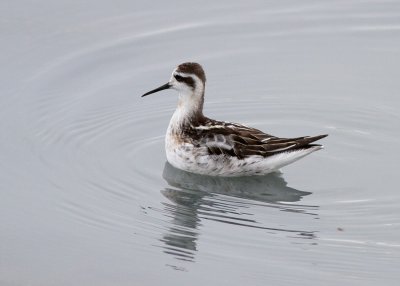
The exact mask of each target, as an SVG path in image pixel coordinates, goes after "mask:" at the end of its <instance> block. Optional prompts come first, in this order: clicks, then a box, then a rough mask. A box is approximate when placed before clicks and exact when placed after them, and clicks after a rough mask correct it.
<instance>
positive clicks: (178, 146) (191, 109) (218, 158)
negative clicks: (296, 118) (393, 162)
mask: <svg viewBox="0 0 400 286" xmlns="http://www.w3.org/2000/svg"><path fill="white" fill-rule="evenodd" d="M205 81H206V77H205V74H204V71H203V69H202V67H201V66H200V65H199V64H197V63H183V64H181V65H179V66H178V67H177V68H175V69H174V71H173V73H172V77H171V79H170V81H169V82H168V83H167V84H165V85H163V86H161V87H159V88H157V89H154V90H152V91H149V92H147V93H145V94H144V95H143V96H146V95H148V94H151V93H154V92H157V91H160V90H163V89H168V88H173V89H176V90H178V92H179V101H178V107H177V109H176V111H175V113H174V114H173V116H172V118H171V121H170V124H169V127H168V130H167V134H166V140H165V148H166V154H167V160H168V162H169V163H170V164H171V165H173V166H174V167H177V168H179V169H183V170H186V171H189V172H193V173H199V174H206V175H215V176H248V175H264V174H267V173H270V172H273V171H276V170H278V169H279V168H281V167H283V166H285V165H288V164H290V163H292V162H294V161H297V160H298V159H300V158H302V157H304V156H306V155H308V154H310V153H312V152H314V151H316V150H319V149H321V148H322V146H321V145H319V144H313V142H315V141H317V140H319V139H321V138H324V137H326V136H327V135H318V136H305V137H298V138H279V137H276V136H272V135H269V134H266V133H264V132H262V131H261V130H258V129H255V128H251V127H247V126H245V125H241V124H237V123H230V122H223V121H217V120H213V119H210V118H207V117H205V116H204V115H203V103H204V90H205Z"/></svg>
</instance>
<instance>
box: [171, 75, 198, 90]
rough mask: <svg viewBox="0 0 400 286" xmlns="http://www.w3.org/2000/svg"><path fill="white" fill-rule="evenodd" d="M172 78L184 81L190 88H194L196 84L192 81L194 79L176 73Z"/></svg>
mask: <svg viewBox="0 0 400 286" xmlns="http://www.w3.org/2000/svg"><path fill="white" fill-rule="evenodd" d="M174 78H175V79H176V80H177V81H179V82H184V83H186V84H187V85H188V86H190V87H191V88H193V89H194V88H195V86H196V84H195V82H194V80H193V79H192V78H191V77H183V76H180V75H178V74H174Z"/></svg>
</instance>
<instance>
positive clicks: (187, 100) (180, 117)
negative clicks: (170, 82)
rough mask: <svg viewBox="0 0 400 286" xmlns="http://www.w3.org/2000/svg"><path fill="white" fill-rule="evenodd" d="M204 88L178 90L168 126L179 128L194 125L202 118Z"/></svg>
mask: <svg viewBox="0 0 400 286" xmlns="http://www.w3.org/2000/svg"><path fill="white" fill-rule="evenodd" d="M203 105H204V88H203V89H200V90H194V91H191V92H180V93H179V99H178V106H177V107H176V110H175V112H174V114H173V116H172V118H171V122H170V127H171V128H173V129H181V128H182V127H184V126H186V125H189V126H190V125H194V124H195V123H196V122H199V121H202V120H203V119H204V115H203Z"/></svg>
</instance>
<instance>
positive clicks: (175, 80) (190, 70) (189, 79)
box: [142, 62, 206, 97]
mask: <svg viewBox="0 0 400 286" xmlns="http://www.w3.org/2000/svg"><path fill="white" fill-rule="evenodd" d="M205 83H206V75H205V73H204V70H203V68H202V67H201V65H200V64H198V63H191V62H188V63H183V64H180V65H179V66H177V67H176V68H175V69H174V71H173V72H172V76H171V78H170V80H169V82H167V83H166V84H164V85H162V86H160V87H158V88H156V89H153V90H151V91H149V92H146V93H145V94H143V95H142V97H143V96H146V95H149V94H152V93H155V92H158V91H161V90H164V89H169V88H172V89H175V90H177V91H178V92H179V94H180V95H192V96H193V95H194V96H196V95H198V96H203V95H204V87H205Z"/></svg>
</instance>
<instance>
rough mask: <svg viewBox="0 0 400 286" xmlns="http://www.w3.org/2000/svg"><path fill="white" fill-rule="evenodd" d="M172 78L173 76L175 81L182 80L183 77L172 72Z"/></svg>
mask: <svg viewBox="0 0 400 286" xmlns="http://www.w3.org/2000/svg"><path fill="white" fill-rule="evenodd" d="M174 78H175V79H176V80H177V81H182V80H183V77H182V76H180V75H179V74H174Z"/></svg>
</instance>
